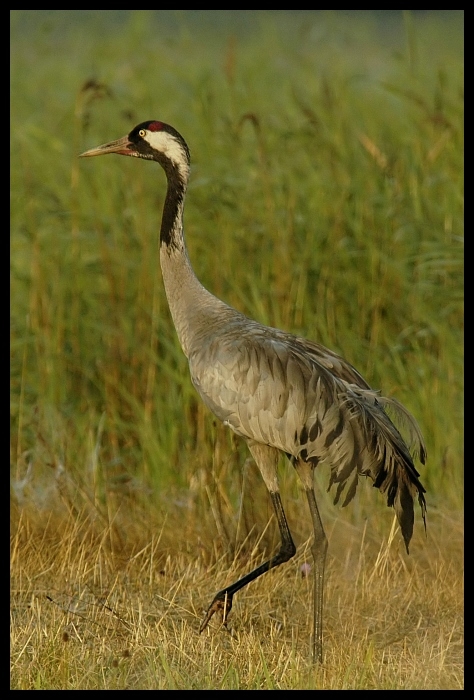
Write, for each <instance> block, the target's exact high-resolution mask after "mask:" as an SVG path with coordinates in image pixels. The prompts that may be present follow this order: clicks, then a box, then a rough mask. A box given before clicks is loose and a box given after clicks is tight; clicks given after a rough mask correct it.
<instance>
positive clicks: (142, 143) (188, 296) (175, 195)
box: [81, 120, 426, 663]
mask: <svg viewBox="0 0 474 700" xmlns="http://www.w3.org/2000/svg"><path fill="white" fill-rule="evenodd" d="M107 153H117V154H119V155H125V156H132V157H135V158H143V159H145V160H151V161H156V162H157V163H159V164H160V165H161V167H162V168H163V170H164V172H165V175H166V178H167V190H166V197H165V201H164V205H163V212H162V219H161V230H160V265H161V271H162V276H163V282H164V287H165V292H166V296H167V300H168V304H169V308H170V312H171V316H172V319H173V323H174V325H175V328H176V332H177V334H178V338H179V341H180V344H181V347H182V349H183V352H184V354H185V355H186V357H187V359H188V363H189V370H190V374H191V380H192V383H193V384H194V387H195V388H196V390H197V392H198V393H199V395H200V396H201V398H202V400H203V401H204V403H205V404H206V406H208V408H209V409H210V410H211V411H212V412H213V413H214V414H215V415H216V416H217V417H218V418H219V419H220V420H221V421H222V422H223V423H224V424H225V425H226V426H228V427H229V428H230V429H231V430H233V431H234V432H235V433H236V434H237V435H239V436H241V437H242V438H243V439H244V440H245V441H246V442H247V445H248V447H249V450H250V452H251V454H252V457H253V458H254V460H255V462H256V464H257V466H258V468H259V470H260V473H261V475H262V478H263V480H264V482H265V485H266V487H267V489H268V492H269V494H270V498H271V500H272V503H273V508H274V511H275V516H276V521H277V523H278V527H279V530H280V536H281V544H280V548H279V550H278V552H277V553H276V554H275V555H274V556H272V557H270V558H269V559H268V560H267V561H265V562H264V563H262V564H260V566H257V567H256V568H255V569H253V570H252V571H250V573H248V574H246V575H245V576H243V577H242V578H240V579H239V580H237V581H235V582H234V583H232V584H230V585H229V586H226V587H225V588H224V589H222V590H221V591H218V593H216V595H215V597H214V599H213V600H212V602H211V604H210V605H209V607H208V610H207V613H206V615H205V617H204V619H203V621H202V623H201V626H200V632H202V631H203V630H204V629H205V628H206V626H207V625H208V623H209V621H210V619H211V618H212V616H213V615H214V614H215V613H216V612H219V614H220V615H222V620H223V623H224V624H225V623H226V621H227V618H228V615H229V612H230V611H231V608H232V601H233V597H234V595H235V594H236V593H237V592H238V591H239V590H241V589H242V588H243V587H244V586H246V585H248V584H249V583H250V582H251V581H254V580H255V579H256V578H258V577H259V576H261V575H262V574H264V573H265V572H267V571H269V570H270V569H273V568H274V567H276V566H279V565H280V564H283V563H284V562H286V561H288V560H289V559H290V558H291V557H293V556H294V554H295V552H296V547H295V544H294V542H293V538H292V536H291V532H290V528H289V526H288V522H287V519H286V515H285V511H284V509H283V505H282V500H281V496H280V491H279V486H278V480H277V463H278V460H279V455H280V453H284V454H285V455H286V456H287V458H288V460H289V461H290V463H291V464H292V465H293V467H294V468H295V470H296V472H297V474H298V476H299V477H300V479H301V482H302V485H303V487H304V491H305V493H306V498H307V501H308V506H309V512H310V515H311V521H312V526H313V531H314V537H313V543H312V548H311V549H312V556H313V561H314V565H313V576H314V582H313V631H312V644H311V651H312V658H313V660H314V661H315V662H319V663H322V659H323V634H322V629H323V587H324V569H325V561H326V552H327V547H328V541H327V537H326V534H325V532H324V528H323V523H322V521H321V517H320V514H319V509H318V505H317V500H316V493H315V488H314V480H313V476H314V470H315V468H316V467H317V466H318V465H319V463H324V464H325V465H327V466H329V469H330V477H329V487H331V486H333V485H335V487H336V494H335V503H337V502H338V501H339V499H340V497H341V496H343V504H342V505H343V506H345V505H347V504H348V503H349V502H350V501H351V500H352V498H353V497H354V495H355V493H356V488H357V483H358V478H359V476H368V477H369V478H370V479H372V481H373V485H374V486H375V487H377V488H378V489H379V490H380V491H381V492H382V493H384V494H386V497H387V505H388V506H393V508H394V510H395V514H396V517H397V520H398V523H399V525H400V529H401V533H402V536H403V539H404V542H405V546H406V550H407V553H408V546H409V543H410V540H411V537H412V534H413V524H414V500H415V497H417V498H418V502H419V505H420V507H421V514H422V518H423V521H424V523H425V528H426V521H425V514H426V501H425V496H424V494H425V489H424V487H423V486H422V484H421V482H420V480H419V478H418V477H419V476H420V475H419V473H418V471H417V470H416V468H415V466H414V459H415V457H418V458H419V460H420V461H421V463H422V464H424V463H425V459H426V449H425V445H424V441H423V437H422V435H421V432H420V430H419V428H418V425H417V423H416V421H415V419H414V418H413V417H412V416H411V415H410V413H409V412H408V411H407V410H406V409H405V408H404V407H403V406H402V404H400V403H399V402H398V401H397V400H396V399H393V398H387V397H384V396H382V395H381V394H380V393H379V392H377V391H374V390H373V389H371V387H370V386H369V384H367V382H366V381H365V379H363V377H362V376H361V375H360V374H359V372H358V371H357V370H356V369H355V368H354V367H352V365H350V364H349V363H348V362H347V361H346V360H345V359H343V358H342V357H340V356H339V355H337V354H336V353H334V352H332V351H331V350H329V349H327V348H325V347H324V346H322V345H319V344H318V343H315V342H313V341H310V340H306V339H305V338H302V337H298V336H295V335H292V334H290V333H285V332H283V331H281V330H278V329H276V328H270V327H267V326H264V325H262V324H260V323H257V322H256V321H254V320H252V319H250V318H248V317H247V316H245V315H243V314H242V313H240V312H239V311H237V310H235V309H233V308H232V307H230V306H228V305H227V304H225V303H224V302H223V301H221V300H220V299H218V298H217V297H215V296H214V295H213V294H211V293H210V292H209V291H208V290H207V289H205V287H204V286H203V285H202V284H201V282H200V281H199V280H198V278H197V277H196V275H195V273H194V270H193V268H192V266H191V263H190V260H189V257H188V253H187V249H186V243H185V238H184V231H183V210H184V202H185V196H186V189H187V184H188V180H189V173H190V153H189V148H188V146H187V144H186V141H185V140H184V138H183V137H182V136H181V134H179V133H178V131H176V129H175V128H174V127H172V126H170V125H169V124H166V123H164V122H161V121H155V120H153V121H146V122H143V123H141V124H139V125H138V126H136V127H135V128H134V129H132V131H131V132H130V133H129V134H128V135H127V136H124V137H123V138H120V139H118V140H116V141H111V142H110V143H106V144H103V145H102V146H98V147H96V148H92V149H90V150H88V151H86V152H85V153H82V154H81V156H85V157H91V156H99V155H104V154H107ZM386 409H389V412H390V414H391V415H392V414H396V415H397V416H398V418H399V419H400V420H401V422H402V423H403V424H404V425H405V427H406V432H407V435H408V439H407V441H405V439H404V438H403V437H402V435H401V433H400V432H399V430H398V429H397V427H396V426H395V424H394V423H393V422H392V420H391V418H390V417H389V413H387V410H386Z"/></svg>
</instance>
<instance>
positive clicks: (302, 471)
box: [294, 462, 328, 663]
mask: <svg viewBox="0 0 474 700" xmlns="http://www.w3.org/2000/svg"><path fill="white" fill-rule="evenodd" d="M294 466H295V468H296V470H297V472H298V474H299V475H300V477H301V480H302V481H303V484H304V487H305V491H306V497H307V499H308V504H309V511H310V513H311V520H312V522H313V532H314V536H313V544H312V547H311V552H312V555H313V562H314V582H313V643H312V646H311V655H312V658H313V661H314V662H315V663H316V662H319V663H322V662H323V591H324V568H325V564H326V553H327V550H328V540H327V537H326V533H325V532H324V528H323V523H322V521H321V516H320V515H319V510H318V504H317V503H316V495H315V492H314V483H313V467H312V466H311V465H310V464H308V463H307V462H295V463H294Z"/></svg>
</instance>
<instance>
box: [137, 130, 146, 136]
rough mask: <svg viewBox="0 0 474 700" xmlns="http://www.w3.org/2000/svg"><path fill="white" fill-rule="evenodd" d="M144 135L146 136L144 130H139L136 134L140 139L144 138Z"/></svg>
mask: <svg viewBox="0 0 474 700" xmlns="http://www.w3.org/2000/svg"><path fill="white" fill-rule="evenodd" d="M145 134H146V131H145V129H140V131H139V132H138V135H139V136H141V137H142V138H144V136H145Z"/></svg>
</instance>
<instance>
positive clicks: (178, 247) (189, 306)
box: [160, 169, 236, 357]
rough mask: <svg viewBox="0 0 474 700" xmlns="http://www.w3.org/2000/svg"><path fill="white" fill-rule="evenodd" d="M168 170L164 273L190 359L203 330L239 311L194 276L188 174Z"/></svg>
mask: <svg viewBox="0 0 474 700" xmlns="http://www.w3.org/2000/svg"><path fill="white" fill-rule="evenodd" d="M165 171H166V175H167V178H168V190H167V193H166V199H165V203H164V206H163V216H162V221H161V233H160V263H161V271H162V274H163V282H164V285H165V292H166V296H167V299H168V304H169V308H170V311H171V316H172V318H173V322H174V325H175V328H176V332H177V334H178V338H179V342H180V343H181V347H182V348H183V351H184V354H185V355H186V357H189V353H190V351H191V349H192V345H193V341H194V340H195V339H197V338H198V337H199V336H200V335H202V331H203V329H206V328H209V327H210V326H213V325H215V324H217V323H222V321H223V315H224V316H227V314H228V313H229V312H233V313H236V312H235V311H234V310H233V309H231V308H230V307H228V306H227V305H226V304H224V303H223V302H222V301H220V300H219V299H217V297H215V296H214V295H212V294H211V293H210V292H208V291H207V289H205V288H204V287H203V285H202V284H201V283H200V281H199V280H198V278H197V277H196V275H195V274H194V270H193V269H192V267H191V263H190V261H189V257H188V252H187V249H186V243H185V240H184V234H183V209H184V199H185V195H186V186H187V175H188V172H187V171H186V172H185V173H184V176H183V175H180V174H179V173H177V172H176V171H174V170H173V171H171V172H170V171H169V170H168V169H165ZM226 312H227V313H226Z"/></svg>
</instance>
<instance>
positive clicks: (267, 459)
mask: <svg viewBox="0 0 474 700" xmlns="http://www.w3.org/2000/svg"><path fill="white" fill-rule="evenodd" d="M249 448H250V451H251V452H252V454H253V456H254V458H255V461H256V462H257V465H258V467H259V469H260V471H261V473H262V476H263V478H264V481H265V483H266V485H267V487H268V489H269V492H270V496H271V499H272V503H273V507H274V509H275V515H276V518H277V522H278V527H279V528H280V536H281V545H280V549H279V551H278V553H277V554H276V555H275V556H274V557H271V558H270V559H268V560H267V561H266V562H264V563H263V564H260V566H257V568H256V569H253V571H251V572H250V573H248V574H246V575H245V576H243V577H242V578H239V580H238V581H235V583H232V584H231V585H230V586H227V587H226V588H223V589H222V591H219V592H218V593H217V594H216V595H215V597H214V600H213V601H212V603H211V604H210V606H209V608H208V610H207V613H206V616H205V618H204V620H203V621H202V623H201V626H200V628H199V632H200V633H201V632H202V631H203V629H204V628H205V627H206V626H207V624H208V622H209V620H210V619H211V617H212V616H213V615H214V613H216V612H221V613H222V620H223V622H224V623H225V621H226V620H227V616H228V614H229V612H230V610H231V608H232V598H233V596H234V594H235V593H237V591H240V589H241V588H243V587H244V586H246V585H247V584H249V583H250V582H251V581H255V579H256V578H258V577H259V576H261V575H262V574H264V573H265V572H267V571H269V570H270V569H273V568H274V567H275V566H279V565H280V564H283V562H285V561H288V559H291V557H293V556H294V554H295V552H296V547H295V545H294V542H293V539H292V537H291V533H290V529H289V527H288V522H287V520H286V516H285V511H284V510H283V505H282V502H281V497H280V492H279V491H278V484H277V481H276V465H277V461H278V451H277V450H275V449H274V448H271V447H267V446H266V445H258V444H256V443H253V442H249Z"/></svg>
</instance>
